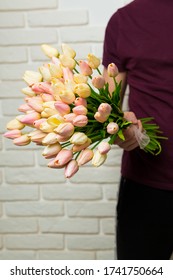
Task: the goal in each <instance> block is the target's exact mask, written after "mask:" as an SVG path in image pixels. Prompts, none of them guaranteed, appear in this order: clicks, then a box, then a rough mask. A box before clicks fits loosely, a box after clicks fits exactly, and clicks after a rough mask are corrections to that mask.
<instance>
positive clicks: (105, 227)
mask: <svg viewBox="0 0 173 280" xmlns="http://www.w3.org/2000/svg"><path fill="white" fill-rule="evenodd" d="M101 229H102V232H103V233H104V234H114V233H115V219H103V220H101Z"/></svg>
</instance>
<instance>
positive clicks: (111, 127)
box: [107, 122, 119, 134]
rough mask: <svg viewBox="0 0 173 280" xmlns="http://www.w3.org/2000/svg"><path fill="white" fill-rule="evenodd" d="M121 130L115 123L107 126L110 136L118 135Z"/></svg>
mask: <svg viewBox="0 0 173 280" xmlns="http://www.w3.org/2000/svg"><path fill="white" fill-rule="evenodd" d="M118 130H119V126H118V124H117V123H115V122H110V123H109V124H108V125H107V132H108V133H109V134H115V133H117V132H118Z"/></svg>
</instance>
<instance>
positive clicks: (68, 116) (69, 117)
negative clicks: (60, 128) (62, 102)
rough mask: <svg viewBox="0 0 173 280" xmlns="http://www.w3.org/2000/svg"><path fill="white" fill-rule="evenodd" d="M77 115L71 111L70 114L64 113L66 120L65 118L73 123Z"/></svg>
mask: <svg viewBox="0 0 173 280" xmlns="http://www.w3.org/2000/svg"><path fill="white" fill-rule="evenodd" d="M75 117H76V114H74V113H69V114H66V115H64V120H65V122H71V123H73V120H74V119H75Z"/></svg>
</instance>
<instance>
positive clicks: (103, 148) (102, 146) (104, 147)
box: [98, 142, 111, 155]
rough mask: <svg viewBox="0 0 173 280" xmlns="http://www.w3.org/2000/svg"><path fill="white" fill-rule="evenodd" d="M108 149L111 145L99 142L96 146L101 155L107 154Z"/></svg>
mask: <svg viewBox="0 0 173 280" xmlns="http://www.w3.org/2000/svg"><path fill="white" fill-rule="evenodd" d="M110 149H111V145H110V144H109V143H108V142H101V143H100V144H99V145H98V150H99V152H100V154H102V155H104V154H107V153H108V152H109V151H110Z"/></svg>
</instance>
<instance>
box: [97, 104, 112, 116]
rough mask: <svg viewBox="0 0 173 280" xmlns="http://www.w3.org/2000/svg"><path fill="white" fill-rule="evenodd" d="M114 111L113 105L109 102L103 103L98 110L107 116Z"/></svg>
mask: <svg viewBox="0 0 173 280" xmlns="http://www.w3.org/2000/svg"><path fill="white" fill-rule="evenodd" d="M111 111H112V107H111V106H110V105H109V104H108V103H101V104H100V105H99V107H98V112H99V113H100V114H102V115H105V117H107V116H109V115H110V113H111Z"/></svg>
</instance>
